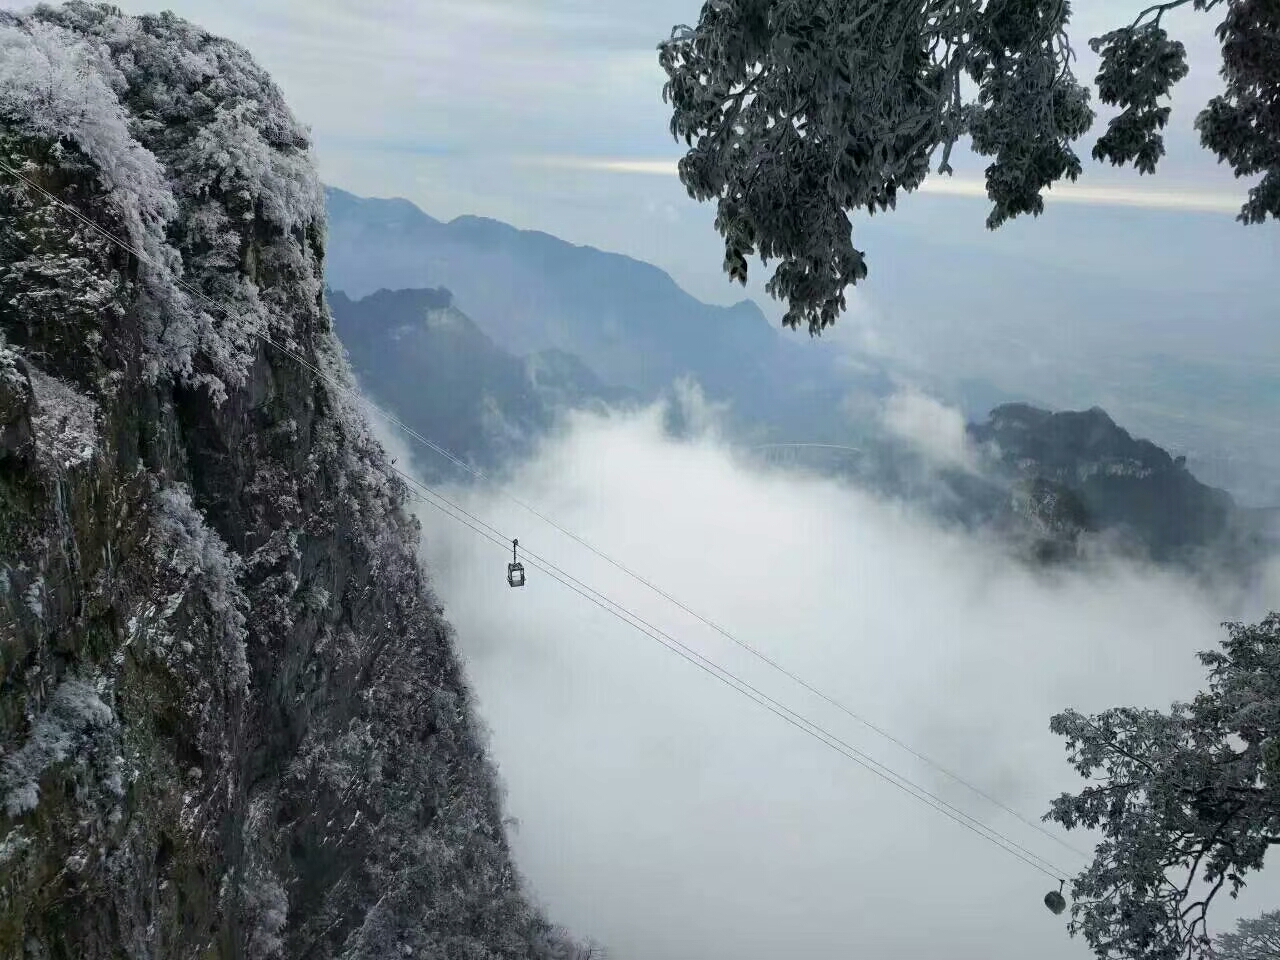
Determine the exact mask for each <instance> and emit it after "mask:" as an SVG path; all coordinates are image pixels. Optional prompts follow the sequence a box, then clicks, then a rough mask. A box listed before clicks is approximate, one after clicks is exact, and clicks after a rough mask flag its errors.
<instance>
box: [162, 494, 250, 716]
mask: <svg viewBox="0 0 1280 960" xmlns="http://www.w3.org/2000/svg"><path fill="white" fill-rule="evenodd" d="M156 505H157V510H156V517H155V530H156V532H157V534H158V543H156V544H155V547H156V549H157V550H158V551H159V552H160V554H161V555H162V556H163V558H164V560H165V562H166V563H167V565H168V566H169V568H170V569H171V570H172V571H173V572H175V573H177V574H178V575H179V576H182V577H184V578H189V581H195V582H196V583H198V585H199V587H200V589H201V590H202V591H203V593H204V596H205V599H206V600H207V601H208V603H209V606H210V608H211V610H212V612H213V614H214V617H215V618H216V620H217V624H218V627H219V630H220V633H221V640H222V648H221V650H220V651H218V659H219V662H220V664H221V665H223V666H224V667H225V669H226V670H227V675H228V677H229V680H230V683H231V684H232V686H233V688H235V689H238V690H240V691H245V690H247V689H248V686H249V664H248V661H247V659H246V657H245V638H246V635H247V633H246V629H245V610H247V609H248V606H249V604H248V601H247V600H246V599H245V596H244V592H243V591H242V590H241V588H240V584H239V582H238V578H239V576H240V574H241V572H242V570H243V567H244V564H243V561H242V560H241V559H240V558H239V557H238V556H236V555H235V554H233V553H232V552H231V551H230V550H228V549H227V545H226V544H225V543H224V542H223V541H222V539H221V538H220V537H219V536H218V535H217V533H215V532H214V531H213V530H211V529H210V528H209V526H208V524H206V523H205V521H204V518H203V517H202V516H201V515H200V513H199V511H197V510H196V509H195V507H194V506H193V505H192V503H191V495H190V494H189V493H188V492H187V491H186V490H185V489H183V488H182V487H179V486H169V487H165V488H163V489H161V490H160V491H158V492H157V494H156ZM184 595H185V591H182V592H179V593H175V594H174V596H173V597H171V598H170V604H169V606H168V608H167V609H166V611H165V613H164V614H163V615H162V616H163V619H167V618H168V617H170V616H172V615H173V613H174V612H176V611H177V609H178V607H179V606H180V605H181V602H182V600H183V597H184ZM181 646H182V647H183V649H184V652H187V653H189V652H190V651H191V646H190V644H189V643H188V642H187V641H185V640H184V641H183V642H182V644H181Z"/></svg>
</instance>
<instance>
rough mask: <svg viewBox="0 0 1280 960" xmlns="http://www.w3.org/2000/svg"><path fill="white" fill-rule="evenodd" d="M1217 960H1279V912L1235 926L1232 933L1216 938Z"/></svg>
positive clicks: (1273, 911) (1269, 913)
mask: <svg viewBox="0 0 1280 960" xmlns="http://www.w3.org/2000/svg"><path fill="white" fill-rule="evenodd" d="M1214 953H1215V954H1216V955H1217V957H1218V960H1280V910H1270V911H1268V912H1267V913H1264V914H1263V915H1262V916H1260V917H1251V918H1247V919H1244V920H1241V921H1240V922H1239V923H1238V924H1236V930H1235V932H1234V933H1224V934H1221V935H1219V936H1218V937H1217V938H1216V943H1215V944H1214Z"/></svg>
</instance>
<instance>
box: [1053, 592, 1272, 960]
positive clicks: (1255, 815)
mask: <svg viewBox="0 0 1280 960" xmlns="http://www.w3.org/2000/svg"><path fill="white" fill-rule="evenodd" d="M1226 627H1227V631H1228V637H1227V639H1226V640H1224V641H1223V643H1222V646H1221V649H1219V650H1212V651H1206V652H1203V653H1201V654H1200V655H1199V656H1200V659H1201V661H1202V662H1203V663H1204V664H1205V666H1207V667H1208V668H1209V680H1208V686H1207V688H1206V690H1205V691H1204V692H1202V693H1200V694H1198V695H1197V696H1196V697H1195V699H1194V700H1193V701H1191V702H1190V703H1175V704H1173V706H1172V707H1171V709H1170V710H1169V712H1167V713H1165V712H1161V711H1158V710H1140V709H1136V708H1129V707H1124V708H1117V709H1112V710H1108V711H1106V712H1104V713H1102V714H1099V715H1097V716H1094V717H1085V716H1084V715H1082V714H1080V713H1078V712H1076V711H1074V710H1068V711H1066V712H1064V713H1061V714H1059V715H1057V716H1055V717H1054V718H1053V719H1052V721H1051V724H1050V727H1051V729H1052V730H1053V731H1054V732H1055V733H1058V734H1061V735H1062V736H1064V737H1066V739H1067V752H1068V754H1069V756H1070V760H1071V763H1072V765H1073V766H1074V767H1075V768H1076V770H1077V771H1079V773H1080V775H1081V776H1082V777H1084V778H1085V779H1087V780H1090V781H1091V783H1090V785H1089V786H1088V787H1086V788H1085V789H1084V790H1082V791H1081V792H1080V793H1079V794H1075V795H1072V794H1063V795H1062V796H1061V797H1059V798H1058V799H1057V800H1055V801H1054V802H1053V805H1052V807H1051V809H1050V812H1049V813H1048V814H1047V816H1046V818H1045V819H1047V820H1048V819H1052V820H1056V821H1057V822H1059V823H1061V824H1062V825H1063V826H1064V827H1066V828H1067V829H1068V830H1070V829H1074V828H1077V827H1086V828H1095V829H1098V830H1100V831H1101V833H1102V839H1101V841H1100V842H1099V844H1098V846H1097V848H1096V851H1095V855H1094V860H1093V863H1092V864H1091V865H1090V866H1089V867H1088V869H1086V870H1085V871H1084V872H1083V873H1081V874H1080V875H1079V876H1078V877H1076V878H1075V879H1074V881H1073V882H1072V895H1073V899H1074V902H1073V904H1072V908H1071V924H1070V929H1071V932H1072V933H1073V934H1077V933H1078V934H1082V935H1083V936H1084V938H1085V940H1086V941H1087V942H1088V943H1089V946H1090V947H1092V948H1093V951H1094V953H1095V954H1096V955H1097V956H1098V957H1101V958H1125V960H1178V958H1198V957H1210V956H1212V955H1213V953H1212V940H1211V939H1210V935H1209V931H1208V918H1209V909H1210V907H1211V906H1212V904H1213V903H1214V900H1215V898H1216V897H1217V896H1218V894H1219V893H1220V892H1221V891H1222V890H1224V889H1225V890H1226V891H1227V892H1228V894H1229V895H1230V896H1233V897H1234V896H1235V895H1236V894H1237V893H1238V891H1239V890H1240V888H1241V887H1242V886H1243V885H1244V878H1245V875H1246V874H1248V873H1249V872H1251V871H1256V870H1259V869H1261V867H1262V865H1263V858H1264V857H1265V855H1266V852H1267V850H1268V849H1269V848H1270V847H1271V846H1272V845H1273V844H1276V843H1280V614H1277V613H1272V614H1270V615H1269V616H1268V617H1266V618H1265V619H1264V620H1262V621H1261V622H1259V623H1257V624H1253V625H1244V624H1239V623H1230V624H1227V625H1226ZM1273 928H1274V925H1273ZM1242 932H1243V931H1242ZM1233 942H1235V941H1233ZM1241 942H1242V941H1241ZM1241 956H1243V955H1241ZM1249 957H1250V960H1256V958H1254V957H1253V955H1252V954H1249Z"/></svg>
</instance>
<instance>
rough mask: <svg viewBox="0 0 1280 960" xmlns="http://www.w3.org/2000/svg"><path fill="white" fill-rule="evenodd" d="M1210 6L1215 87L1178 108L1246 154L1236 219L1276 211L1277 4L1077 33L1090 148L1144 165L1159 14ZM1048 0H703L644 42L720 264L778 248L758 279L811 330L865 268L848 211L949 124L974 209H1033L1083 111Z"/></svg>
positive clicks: (1163, 116)
mask: <svg viewBox="0 0 1280 960" xmlns="http://www.w3.org/2000/svg"><path fill="white" fill-rule="evenodd" d="M1187 5H1191V6H1192V7H1194V8H1195V9H1196V10H1206V11H1207V10H1211V9H1214V8H1225V11H1226V12H1225V16H1224V18H1223V20H1222V21H1221V24H1220V25H1219V27H1218V30H1217V34H1218V38H1219V40H1220V41H1221V44H1222V57H1223V63H1222V71H1221V73H1222V77H1223V79H1224V81H1225V90H1224V91H1223V93H1222V94H1221V95H1220V96H1217V97H1214V98H1213V100H1212V101H1210V103H1209V104H1208V105H1207V106H1206V107H1205V109H1204V110H1203V111H1202V112H1201V113H1200V114H1199V116H1198V117H1197V119H1196V121H1195V125H1196V129H1197V130H1198V131H1199V134H1200V140H1201V142H1202V144H1203V145H1204V146H1205V147H1206V148H1208V149H1209V150H1211V151H1213V152H1214V153H1215V154H1217V156H1218V158H1219V159H1220V160H1222V161H1225V162H1227V163H1229V164H1230V165H1231V167H1232V169H1233V170H1234V171H1235V173H1236V174H1237V175H1238V176H1250V175H1255V174H1263V175H1264V176H1263V178H1262V180H1261V182H1260V183H1259V184H1258V185H1257V186H1255V187H1254V188H1253V189H1252V190H1250V191H1249V198H1248V201H1247V202H1246V203H1245V204H1244V206H1243V208H1242V210H1241V212H1240V216H1239V219H1240V220H1241V221H1243V222H1245V223H1260V222H1262V221H1263V220H1265V219H1266V218H1267V216H1268V215H1270V216H1272V217H1276V216H1278V215H1280V107H1278V106H1277V103H1280V7H1278V6H1277V5H1276V3H1275V2H1274V0H1168V2H1164V3H1155V4H1153V5H1151V6H1147V7H1146V8H1145V9H1142V10H1141V11H1140V12H1139V11H1138V10H1137V9H1136V8H1135V10H1134V11H1133V12H1134V13H1136V16H1134V19H1133V20H1132V21H1131V22H1129V23H1127V24H1125V25H1123V26H1120V27H1118V28H1117V29H1115V30H1113V31H1111V32H1110V33H1107V34H1104V35H1103V36H1100V37H1096V38H1094V39H1092V40H1090V41H1089V44H1090V46H1091V47H1092V48H1093V50H1094V51H1095V52H1096V53H1098V54H1099V56H1100V58H1101V62H1100V67H1099V70H1098V74H1097V76H1096V77H1095V82H1096V84H1097V88H1098V97H1099V99H1100V100H1101V101H1102V102H1103V103H1105V104H1107V105H1109V106H1114V107H1119V108H1120V113H1119V114H1118V115H1117V116H1116V117H1115V118H1114V119H1112V120H1111V121H1110V122H1109V123H1108V124H1107V127H1106V130H1105V132H1104V133H1103V134H1102V135H1101V136H1100V137H1099V138H1098V140H1097V141H1096V142H1095V144H1094V147H1093V156H1094V158H1095V159H1098V160H1108V161H1110V162H1111V163H1113V164H1116V165H1124V164H1132V165H1133V166H1135V167H1136V168H1137V169H1138V170H1139V171H1141V172H1143V173H1153V172H1154V171H1155V169H1156V164H1157V162H1158V160H1159V158H1160V157H1161V156H1162V155H1163V154H1164V152H1165V148H1164V138H1163V136H1162V133H1161V131H1162V130H1163V128H1164V127H1165V125H1166V123H1167V122H1168V119H1169V106H1168V104H1167V102H1166V100H1167V97H1168V95H1169V93H1170V90H1171V88H1172V87H1173V85H1174V84H1175V83H1177V82H1178V81H1179V80H1181V79H1182V78H1183V77H1184V76H1185V75H1186V73H1187V63H1186V50H1185V47H1184V46H1183V44H1182V43H1180V42H1179V41H1177V40H1175V39H1173V38H1171V37H1170V36H1169V34H1168V32H1167V31H1166V29H1165V27H1164V25H1163V22H1162V21H1163V17H1164V15H1165V14H1166V13H1167V12H1168V11H1170V10H1172V9H1175V8H1177V7H1183V6H1187ZM1070 14H1071V5H1070V3H1069V2H1068V0H901V2H894V0H706V2H705V3H704V4H703V6H702V14H701V16H700V18H699V20H698V23H697V25H696V26H692V27H690V26H677V27H676V28H675V29H674V30H673V31H672V34H671V38H670V39H669V40H667V41H665V42H663V43H662V44H660V45H659V60H660V63H661V65H662V67H663V69H664V70H665V71H666V73H667V78H668V79H667V82H666V84H665V85H664V87H663V99H664V100H665V101H667V102H669V103H670V104H671V105H672V109H673V115H672V118H671V133H672V135H673V136H674V137H676V139H678V140H679V139H683V140H684V141H685V143H686V145H688V147H689V148H690V149H689V150H688V152H687V153H686V155H685V156H684V157H683V158H682V159H681V161H680V179H681V181H682V182H683V183H684V185H685V187H686V188H687V189H688V191H689V195H690V196H692V197H693V198H694V199H696V200H700V201H705V200H713V199H714V200H715V201H716V202H717V207H718V210H717V214H718V215H717V218H716V229H717V230H718V231H719V232H720V233H721V235H722V236H723V237H724V243H725V260H724V269H725V271H726V272H727V273H728V274H729V275H730V277H731V278H733V279H737V280H739V281H741V282H743V283H745V282H746V276H747V259H746V258H747V257H748V256H751V255H753V254H759V255H760V257H761V258H762V260H763V261H764V263H766V264H767V263H768V262H769V261H770V260H777V261H779V263H778V266H777V268H776V269H775V271H774V274H773V277H772V278H771V279H770V280H769V283H768V286H767V289H768V290H769V292H770V293H771V294H772V295H773V296H774V297H776V298H777V299H780V300H785V301H786V302H787V306H788V309H787V312H786V315H785V317H784V319H783V322H784V323H785V324H786V325H788V326H790V327H796V326H799V325H801V324H804V325H807V326H808V328H809V331H810V333H818V332H820V331H821V330H822V329H823V328H824V327H826V326H827V325H829V324H831V323H834V322H835V319H836V317H837V316H838V315H839V314H840V312H841V311H842V310H843V309H844V307H845V300H844V290H845V288H846V286H848V285H850V284H855V283H857V281H859V280H861V279H862V278H863V277H865V276H866V273H867V265H866V261H865V259H864V257H863V252H862V251H860V250H857V249H855V247H854V246H853V242H852V237H851V226H850V221H849V215H850V213H852V212H853V211H855V210H860V209H865V210H867V211H868V212H869V213H875V212H876V211H877V210H884V209H887V208H891V207H893V206H894V205H895V202H896V200H897V196H898V193H899V192H900V191H911V190H914V189H915V188H917V187H919V186H920V184H921V183H922V182H923V181H924V179H925V177H926V176H927V175H928V173H929V171H930V168H931V164H932V162H933V160H934V157H935V155H937V154H939V153H940V154H941V156H940V157H939V163H938V167H937V169H938V171H939V172H940V173H949V172H950V171H951V167H950V163H949V159H950V156H951V152H952V148H953V147H954V146H955V144H956V143H957V141H958V140H959V139H960V138H961V137H963V136H968V137H969V138H970V139H971V141H972V145H973V149H974V150H975V151H976V152H977V153H978V154H980V155H982V156H986V157H991V158H993V159H992V162H991V164H990V165H989V166H988V167H987V168H986V185H987V195H988V196H989V197H990V199H991V201H992V203H993V206H992V209H991V213H990V215H989V216H988V217H987V226H988V227H990V228H992V229H994V228H996V227H998V226H1000V225H1001V224H1002V223H1004V222H1005V221H1006V220H1008V219H1010V218H1012V217H1016V216H1018V215H1019V214H1024V213H1031V214H1033V215H1038V214H1039V213H1040V212H1041V211H1042V209H1043V206H1044V201H1043V196H1042V192H1043V190H1044V188H1046V187H1049V186H1051V185H1052V184H1054V183H1056V182H1058V181H1060V180H1061V179H1062V178H1064V177H1066V178H1068V179H1070V180H1075V179H1076V177H1077V176H1079V174H1080V173H1081V169H1082V167H1081V163H1080V159H1079V157H1078V156H1077V155H1076V152H1075V150H1074V149H1073V148H1072V144H1073V142H1074V141H1076V140H1077V139H1079V138H1080V137H1082V136H1083V135H1084V134H1085V133H1086V132H1088V130H1089V128H1090V127H1091V125H1092V123H1093V120H1094V112H1093V110H1092V108H1091V107H1090V91H1089V89H1088V87H1086V86H1085V85H1084V84H1082V83H1081V82H1080V81H1078V80H1077V78H1076V76H1075V74H1074V73H1073V71H1072V61H1073V59H1074V53H1073V50H1072V47H1071V43H1070V41H1069V38H1068V27H1069V25H1070Z"/></svg>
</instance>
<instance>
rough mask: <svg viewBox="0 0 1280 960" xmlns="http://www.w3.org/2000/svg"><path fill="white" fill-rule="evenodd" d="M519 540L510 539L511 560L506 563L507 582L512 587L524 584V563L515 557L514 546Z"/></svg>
mask: <svg viewBox="0 0 1280 960" xmlns="http://www.w3.org/2000/svg"><path fill="white" fill-rule="evenodd" d="M519 545H520V541H519V540H512V541H511V562H510V563H508V564H507V584H508V585H510V586H512V587H523V586H524V564H523V563H521V562H520V561H519V560H517V559H516V547H518V546H519Z"/></svg>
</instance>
